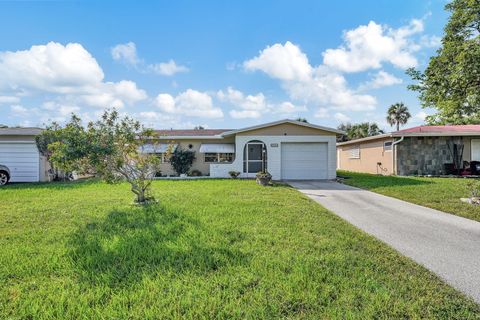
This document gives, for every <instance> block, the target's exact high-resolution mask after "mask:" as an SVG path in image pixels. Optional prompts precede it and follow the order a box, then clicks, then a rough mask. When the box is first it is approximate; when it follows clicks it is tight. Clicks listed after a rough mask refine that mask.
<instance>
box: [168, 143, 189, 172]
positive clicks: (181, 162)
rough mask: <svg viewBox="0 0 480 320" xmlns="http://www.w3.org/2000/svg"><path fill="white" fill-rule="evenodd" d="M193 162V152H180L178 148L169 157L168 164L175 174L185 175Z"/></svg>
mask: <svg viewBox="0 0 480 320" xmlns="http://www.w3.org/2000/svg"><path fill="white" fill-rule="evenodd" d="M193 160H195V151H190V150H182V149H180V148H177V149H175V151H174V152H173V153H172V155H171V156H170V164H171V165H172V167H173V169H174V170H175V172H177V174H179V175H180V174H186V173H187V172H188V171H189V170H190V167H191V166H192V163H193Z"/></svg>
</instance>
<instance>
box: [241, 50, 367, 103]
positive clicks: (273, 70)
mask: <svg viewBox="0 0 480 320" xmlns="http://www.w3.org/2000/svg"><path fill="white" fill-rule="evenodd" d="M289 58H291V59H289ZM244 67H245V68H246V69H247V70H261V71H263V72H265V73H266V74H268V75H269V76H270V77H272V78H274V79H278V80H280V81H281V83H282V86H283V88H284V89H285V90H286V91H287V92H288V94H289V95H290V98H291V99H294V100H300V101H303V102H304V103H315V104H317V105H321V106H324V107H334V108H337V109H339V110H353V111H363V110H372V109H374V108H375V105H376V99H375V98H374V97H373V96H370V95H365V94H358V93H356V92H354V91H353V90H351V89H349V88H348V84H347V81H346V79H345V78H344V77H343V75H342V74H340V73H339V72H337V71H335V70H333V69H332V68H329V67H326V66H323V65H321V66H317V67H313V66H311V65H310V64H309V63H308V58H307V56H306V55H305V54H304V53H303V52H302V51H301V50H300V48H299V47H297V46H296V45H294V44H292V43H291V42H287V43H286V44H285V45H281V44H275V45H273V46H271V47H267V48H266V49H265V50H263V51H261V53H260V55H259V56H258V57H255V58H253V59H251V60H248V61H246V62H245V63H244Z"/></svg>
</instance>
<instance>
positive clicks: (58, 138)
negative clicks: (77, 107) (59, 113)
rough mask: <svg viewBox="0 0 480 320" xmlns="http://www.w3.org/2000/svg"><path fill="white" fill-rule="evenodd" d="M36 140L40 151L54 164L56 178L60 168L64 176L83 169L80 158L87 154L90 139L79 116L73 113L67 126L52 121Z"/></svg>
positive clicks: (53, 169)
mask: <svg viewBox="0 0 480 320" xmlns="http://www.w3.org/2000/svg"><path fill="white" fill-rule="evenodd" d="M35 141H36V143H37V147H38V150H39V152H40V153H41V154H42V155H43V156H44V157H46V158H47V160H48V161H49V162H50V163H51V165H52V171H53V172H54V175H55V176H54V180H57V179H59V172H58V169H61V170H62V171H63V175H62V176H63V178H65V177H67V176H68V175H69V174H70V173H72V172H73V171H83V170H82V169H83V166H80V164H81V161H79V160H78V159H80V158H84V157H85V156H86V152H87V146H88V143H87V142H88V141H87V136H86V134H85V129H84V128H83V126H82V125H81V120H80V118H79V117H77V116H75V115H73V116H72V118H71V120H70V122H69V123H67V125H65V127H61V126H60V125H59V124H58V123H55V122H54V123H52V124H51V125H49V126H48V127H47V128H46V130H44V131H43V132H42V134H40V135H38V136H37V137H36V138H35ZM81 167H82V168H81Z"/></svg>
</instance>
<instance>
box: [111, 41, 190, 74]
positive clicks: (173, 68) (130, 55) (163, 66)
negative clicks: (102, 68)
mask: <svg viewBox="0 0 480 320" xmlns="http://www.w3.org/2000/svg"><path fill="white" fill-rule="evenodd" d="M110 52H111V54H112V58H113V60H115V61H119V62H122V63H124V64H126V65H129V66H132V67H135V68H136V69H137V70H139V71H141V72H153V73H156V74H160V75H163V76H173V75H174V74H176V73H180V72H188V71H189V69H188V68H187V67H185V66H182V65H178V64H177V63H176V62H175V61H174V60H173V59H170V60H169V61H167V62H160V63H154V64H145V62H144V61H143V60H142V59H140V58H139V57H138V53H137V46H136V45H135V43H134V42H128V43H121V44H117V45H116V46H114V47H113V48H112V49H111V51H110Z"/></svg>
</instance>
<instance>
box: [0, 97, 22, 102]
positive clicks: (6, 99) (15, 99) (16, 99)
mask: <svg viewBox="0 0 480 320" xmlns="http://www.w3.org/2000/svg"><path fill="white" fill-rule="evenodd" d="M19 102H20V98H19V97H14V96H0V104H7V103H19Z"/></svg>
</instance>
